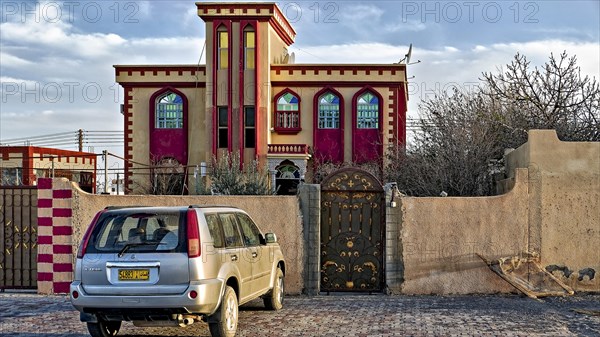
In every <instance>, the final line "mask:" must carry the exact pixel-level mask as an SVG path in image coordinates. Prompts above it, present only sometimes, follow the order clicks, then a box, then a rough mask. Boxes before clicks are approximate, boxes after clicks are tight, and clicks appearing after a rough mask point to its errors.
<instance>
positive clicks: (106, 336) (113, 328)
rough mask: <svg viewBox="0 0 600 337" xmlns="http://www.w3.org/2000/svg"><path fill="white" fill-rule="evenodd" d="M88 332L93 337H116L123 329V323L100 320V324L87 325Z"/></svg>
mask: <svg viewBox="0 0 600 337" xmlns="http://www.w3.org/2000/svg"><path fill="white" fill-rule="evenodd" d="M87 328H88V331H89V332H90V335H92V337H110V336H116V335H117V334H118V333H119V329H121V321H116V322H107V321H102V320H98V323H90V322H88V324H87Z"/></svg>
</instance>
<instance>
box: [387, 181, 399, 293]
mask: <svg viewBox="0 0 600 337" xmlns="http://www.w3.org/2000/svg"><path fill="white" fill-rule="evenodd" d="M383 190H384V193H385V241H386V242H385V285H386V292H388V293H391V294H399V293H400V292H401V291H402V288H401V287H402V283H403V282H404V262H403V260H402V237H401V228H402V203H401V198H400V192H399V191H398V188H397V187H396V183H387V184H385V186H384V188H383ZM392 201H394V203H393V204H392Z"/></svg>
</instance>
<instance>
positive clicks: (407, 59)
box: [404, 43, 412, 64]
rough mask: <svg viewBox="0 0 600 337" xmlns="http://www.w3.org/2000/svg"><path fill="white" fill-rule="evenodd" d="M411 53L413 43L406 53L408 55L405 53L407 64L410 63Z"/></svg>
mask: <svg viewBox="0 0 600 337" xmlns="http://www.w3.org/2000/svg"><path fill="white" fill-rule="evenodd" d="M411 55H412V43H411V44H410V46H409V47H408V53H406V55H404V59H406V64H409V63H410V57H411Z"/></svg>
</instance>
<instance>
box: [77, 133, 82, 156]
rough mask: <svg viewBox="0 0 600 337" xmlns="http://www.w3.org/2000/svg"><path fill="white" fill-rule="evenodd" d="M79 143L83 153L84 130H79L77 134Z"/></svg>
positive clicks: (80, 150)
mask: <svg viewBox="0 0 600 337" xmlns="http://www.w3.org/2000/svg"><path fill="white" fill-rule="evenodd" d="M77 142H78V144H79V152H83V130H82V129H79V131H78V132H77Z"/></svg>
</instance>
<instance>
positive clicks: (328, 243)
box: [321, 168, 385, 292]
mask: <svg viewBox="0 0 600 337" xmlns="http://www.w3.org/2000/svg"><path fill="white" fill-rule="evenodd" d="M384 224H385V207H384V195H383V186H382V185H381V183H380V182H379V181H378V180H377V179H376V178H375V177H374V176H373V175H371V174H370V173H368V172H365V171H362V170H359V169H355V168H346V169H342V170H339V171H337V172H334V173H333V174H331V175H330V176H328V177H327V178H325V180H324V181H323V182H322V183H321V291H327V292H330V291H366V292H373V291H381V290H382V289H383V276H384V275H383V272H384V270H383V266H384V264H383V243H384V237H383V233H384V232H385V231H384V228H383V227H384Z"/></svg>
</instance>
